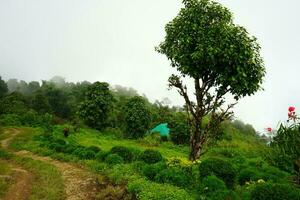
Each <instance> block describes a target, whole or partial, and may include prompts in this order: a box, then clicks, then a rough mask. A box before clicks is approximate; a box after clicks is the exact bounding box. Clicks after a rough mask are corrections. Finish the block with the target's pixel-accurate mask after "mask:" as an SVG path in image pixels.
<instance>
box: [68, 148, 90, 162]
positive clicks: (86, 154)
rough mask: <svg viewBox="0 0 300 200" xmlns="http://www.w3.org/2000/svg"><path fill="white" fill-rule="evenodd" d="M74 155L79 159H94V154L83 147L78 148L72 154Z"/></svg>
mask: <svg viewBox="0 0 300 200" xmlns="http://www.w3.org/2000/svg"><path fill="white" fill-rule="evenodd" d="M73 154H74V155H76V156H77V157H79V158H80V159H84V160H85V159H94V158H95V152H93V151H91V150H88V149H86V148H84V147H78V148H77V149H76V150H75V151H74V152H73Z"/></svg>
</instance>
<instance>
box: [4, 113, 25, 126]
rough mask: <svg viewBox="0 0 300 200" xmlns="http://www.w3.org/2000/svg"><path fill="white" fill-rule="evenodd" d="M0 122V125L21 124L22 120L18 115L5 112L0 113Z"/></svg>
mask: <svg viewBox="0 0 300 200" xmlns="http://www.w3.org/2000/svg"><path fill="white" fill-rule="evenodd" d="M0 124H1V125H2V126H21V125H22V122H21V119H20V117H19V115H16V114H5V115H1V118H0Z"/></svg>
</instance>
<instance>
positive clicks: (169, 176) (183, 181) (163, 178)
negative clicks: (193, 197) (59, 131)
mask: <svg viewBox="0 0 300 200" xmlns="http://www.w3.org/2000/svg"><path fill="white" fill-rule="evenodd" d="M155 181H157V182H160V183H169V184H172V185H175V186H179V187H184V186H186V187H187V186H188V184H189V177H188V176H187V174H186V173H185V172H184V171H183V170H181V169H179V168H174V167H173V168H168V169H164V170H162V171H160V172H159V173H158V174H157V175H156V176H155Z"/></svg>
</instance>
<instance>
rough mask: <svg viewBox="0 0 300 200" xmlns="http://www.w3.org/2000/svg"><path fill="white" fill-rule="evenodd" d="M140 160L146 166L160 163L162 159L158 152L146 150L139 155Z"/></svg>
mask: <svg viewBox="0 0 300 200" xmlns="http://www.w3.org/2000/svg"><path fill="white" fill-rule="evenodd" d="M140 159H141V160H142V161H144V162H145V163H148V164H154V163H157V162H160V161H161V160H162V159H163V158H162V156H161V154H160V152H159V151H155V150H151V149H147V150H145V151H144V152H142V153H141V155H140Z"/></svg>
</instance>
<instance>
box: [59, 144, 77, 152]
mask: <svg viewBox="0 0 300 200" xmlns="http://www.w3.org/2000/svg"><path fill="white" fill-rule="evenodd" d="M76 148H77V146H75V145H72V144H66V145H65V147H64V149H63V151H62V152H63V153H67V154H72V153H73V152H74V151H75V150H76Z"/></svg>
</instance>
